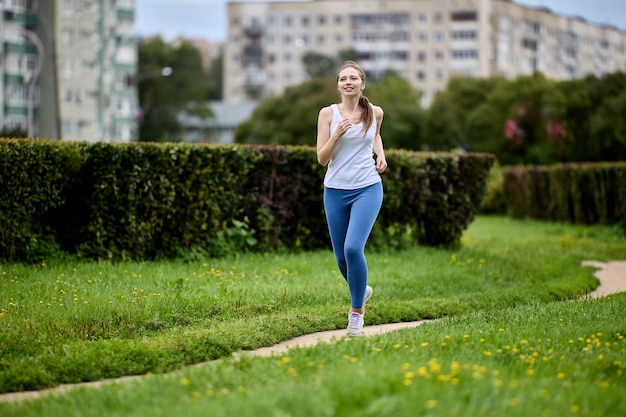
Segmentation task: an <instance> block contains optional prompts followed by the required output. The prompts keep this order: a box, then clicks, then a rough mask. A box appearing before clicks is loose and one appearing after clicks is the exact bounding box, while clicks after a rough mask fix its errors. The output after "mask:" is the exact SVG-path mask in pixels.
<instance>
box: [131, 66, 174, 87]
mask: <svg viewBox="0 0 626 417" xmlns="http://www.w3.org/2000/svg"><path fill="white" fill-rule="evenodd" d="M173 72H174V70H173V69H172V67H163V68H161V69H158V70H154V71H146V72H142V73H140V74H137V75H135V76H134V77H131V78H130V79H129V80H128V81H129V84H134V85H135V86H137V85H139V83H140V82H142V81H144V80H149V79H151V78H159V77H169V76H170V75H172V73H173Z"/></svg>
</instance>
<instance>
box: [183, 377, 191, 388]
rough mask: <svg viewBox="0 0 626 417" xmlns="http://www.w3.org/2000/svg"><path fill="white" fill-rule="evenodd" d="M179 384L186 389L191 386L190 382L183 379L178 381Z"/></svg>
mask: <svg viewBox="0 0 626 417" xmlns="http://www.w3.org/2000/svg"><path fill="white" fill-rule="evenodd" d="M180 384H181V385H182V386H185V387H187V386H189V384H191V381H190V380H189V379H188V378H183V379H181V380H180Z"/></svg>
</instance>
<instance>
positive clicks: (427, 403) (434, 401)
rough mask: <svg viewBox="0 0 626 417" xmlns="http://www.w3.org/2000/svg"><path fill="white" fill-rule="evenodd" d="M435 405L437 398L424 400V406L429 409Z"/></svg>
mask: <svg viewBox="0 0 626 417" xmlns="http://www.w3.org/2000/svg"><path fill="white" fill-rule="evenodd" d="M436 407H437V400H428V401H426V408H428V409H429V410H432V409H433V408H436Z"/></svg>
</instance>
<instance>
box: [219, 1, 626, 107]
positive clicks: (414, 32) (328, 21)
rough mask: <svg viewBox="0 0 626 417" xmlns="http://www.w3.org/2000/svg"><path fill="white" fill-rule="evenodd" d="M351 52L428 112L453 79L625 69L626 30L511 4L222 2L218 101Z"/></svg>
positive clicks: (294, 77) (281, 82)
mask: <svg viewBox="0 0 626 417" xmlns="http://www.w3.org/2000/svg"><path fill="white" fill-rule="evenodd" d="M347 50H353V51H354V52H355V53H356V57H357V60H358V61H359V64H361V66H362V67H363V68H364V70H365V71H366V72H367V73H368V76H369V77H370V78H374V79H376V78H378V77H381V76H382V75H383V74H384V72H385V71H387V70H393V71H395V72H396V73H398V74H400V75H401V76H403V77H404V78H406V79H407V80H408V81H409V82H410V83H411V84H412V85H413V86H414V87H415V88H417V89H419V90H420V91H422V93H423V104H424V105H428V104H429V103H430V102H431V101H432V98H433V97H434V96H435V95H436V94H437V92H439V91H441V90H443V89H445V87H446V84H447V82H448V80H449V79H450V77H453V76H470V77H493V76H503V77H506V78H515V77H517V76H520V75H528V74H532V73H533V72H534V71H540V72H542V73H544V74H545V75H546V76H547V77H550V78H553V79H557V80H564V79H570V78H580V77H584V76H586V75H589V74H593V75H597V76H599V75H602V74H606V73H611V72H615V71H625V70H626V32H624V31H621V30H619V29H617V28H613V27H607V26H603V25H599V24H594V23H590V22H587V21H585V20H584V19H582V18H578V17H567V16H562V15H558V14H554V13H552V12H551V11H549V10H548V9H537V8H530V7H526V6H522V5H519V4H516V3H514V2H512V1H510V0H362V1H361V0H309V1H280V2H272V1H270V2H254V3H237V2H231V3H229V4H228V40H227V42H226V45H225V53H224V83H223V88H224V90H223V95H224V100H225V101H229V102H238V101H246V100H249V99H263V98H267V97H271V96H274V95H278V94H280V93H282V91H283V90H284V89H285V88H286V87H288V86H290V85H294V84H299V83H302V82H304V81H306V80H307V74H306V71H305V68H304V66H303V64H302V56H303V55H304V54H306V53H309V52H315V53H321V54H324V55H327V56H331V57H333V58H337V57H339V56H340V53H341V52H342V51H347Z"/></svg>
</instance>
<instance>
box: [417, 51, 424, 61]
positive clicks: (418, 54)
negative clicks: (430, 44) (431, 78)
mask: <svg viewBox="0 0 626 417" xmlns="http://www.w3.org/2000/svg"><path fill="white" fill-rule="evenodd" d="M417 60H418V61H419V62H426V52H424V51H420V52H418V53H417Z"/></svg>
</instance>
